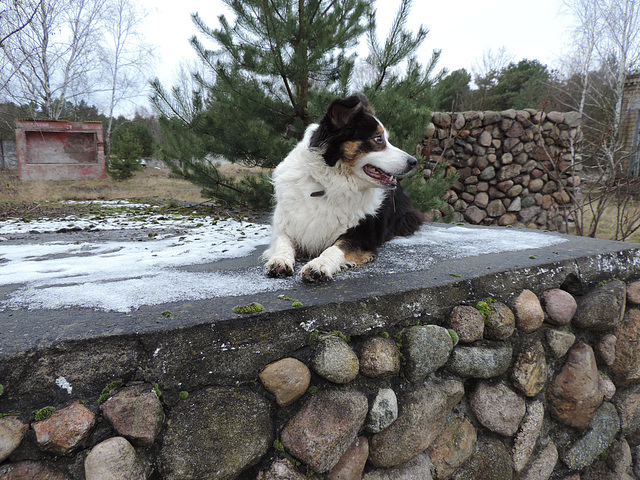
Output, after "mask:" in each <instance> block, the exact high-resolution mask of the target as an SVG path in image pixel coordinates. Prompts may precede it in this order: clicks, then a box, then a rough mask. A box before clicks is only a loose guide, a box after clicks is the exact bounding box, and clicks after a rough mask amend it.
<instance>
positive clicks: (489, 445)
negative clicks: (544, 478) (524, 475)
mask: <svg viewBox="0 0 640 480" xmlns="http://www.w3.org/2000/svg"><path fill="white" fill-rule="evenodd" d="M450 478H452V479H453V480H511V479H512V478H513V469H512V465H511V456H510V455H509V452H508V451H507V448H506V447H505V446H504V445H503V444H502V442H500V441H499V440H496V439H489V438H485V439H482V440H478V447H477V450H476V452H475V453H474V454H473V456H472V457H471V458H470V459H469V460H468V461H467V462H466V463H465V464H464V465H463V466H462V468H460V470H458V471H457V472H456V473H455V474H454V475H453V476H452V477H450Z"/></svg>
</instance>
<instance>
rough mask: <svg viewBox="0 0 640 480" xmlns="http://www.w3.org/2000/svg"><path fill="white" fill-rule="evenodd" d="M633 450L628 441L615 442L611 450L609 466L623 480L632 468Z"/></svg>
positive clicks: (608, 458)
mask: <svg viewBox="0 0 640 480" xmlns="http://www.w3.org/2000/svg"><path fill="white" fill-rule="evenodd" d="M631 462H632V458H631V448H629V444H628V443H627V441H626V440H624V439H621V440H618V439H616V440H614V441H613V443H612V444H611V447H610V448H609V456H608V457H607V465H608V466H609V468H610V469H611V470H613V472H614V473H615V474H616V475H617V476H618V478H623V475H624V474H626V472H627V470H628V469H629V467H630V466H631Z"/></svg>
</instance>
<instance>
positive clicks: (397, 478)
mask: <svg viewBox="0 0 640 480" xmlns="http://www.w3.org/2000/svg"><path fill="white" fill-rule="evenodd" d="M432 468H433V464H432V463H431V459H430V458H429V455H427V454H425V453H422V454H420V455H418V456H417V457H416V458H414V459H413V460H411V461H410V462H407V463H404V464H402V465H398V466H397V467H392V468H385V469H381V470H373V471H371V472H369V473H366V474H365V475H364V476H363V477H362V480H433V476H432V475H431V470H432Z"/></svg>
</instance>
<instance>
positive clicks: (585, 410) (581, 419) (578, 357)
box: [547, 342, 604, 429]
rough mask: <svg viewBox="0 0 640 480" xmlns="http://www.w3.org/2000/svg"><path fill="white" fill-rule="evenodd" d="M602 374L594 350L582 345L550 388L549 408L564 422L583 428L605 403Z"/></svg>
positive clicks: (574, 349)
mask: <svg viewBox="0 0 640 480" xmlns="http://www.w3.org/2000/svg"><path fill="white" fill-rule="evenodd" d="M603 396H604V394H603V392H602V390H601V388H600V375H599V374H598V367H597V365H596V359H595V355H594V353H593V349H592V348H591V347H590V346H589V345H587V344H585V343H583V342H580V343H578V344H576V345H575V346H574V347H573V348H572V349H571V351H570V352H569V356H568V358H567V361H566V363H565V365H564V366H563V367H562V370H561V371H560V373H559V374H558V375H557V376H556V378H555V379H554V380H553V383H552V384H551V385H549V388H548V389H547V400H548V408H549V410H550V411H551V413H552V415H553V416H554V417H555V418H556V419H557V420H559V421H560V422H562V423H564V424H566V425H569V426H571V427H575V428H579V429H583V428H586V426H587V425H588V424H589V422H590V421H591V419H592V418H593V416H594V415H595V413H596V410H597V409H598V407H599V406H600V404H601V403H602V399H603Z"/></svg>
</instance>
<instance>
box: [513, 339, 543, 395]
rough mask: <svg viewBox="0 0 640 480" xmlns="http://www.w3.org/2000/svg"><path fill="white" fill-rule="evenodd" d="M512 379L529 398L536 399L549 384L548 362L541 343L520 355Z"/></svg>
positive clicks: (526, 349) (528, 348) (524, 350)
mask: <svg viewBox="0 0 640 480" xmlns="http://www.w3.org/2000/svg"><path fill="white" fill-rule="evenodd" d="M511 379H512V380H513V384H514V385H515V387H516V388H517V389H518V390H520V391H521V392H522V393H524V394H525V395H526V396H527V397H535V396H536V395H537V394H538V393H540V391H541V390H542V389H543V388H544V386H545V385H546V383H547V361H546V358H545V355H544V347H543V346H542V344H541V343H540V342H535V343H534V344H533V345H531V346H527V347H526V348H524V349H523V350H522V352H520V353H519V354H518V357H517V358H516V361H515V363H514V365H513V372H512V374H511Z"/></svg>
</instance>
